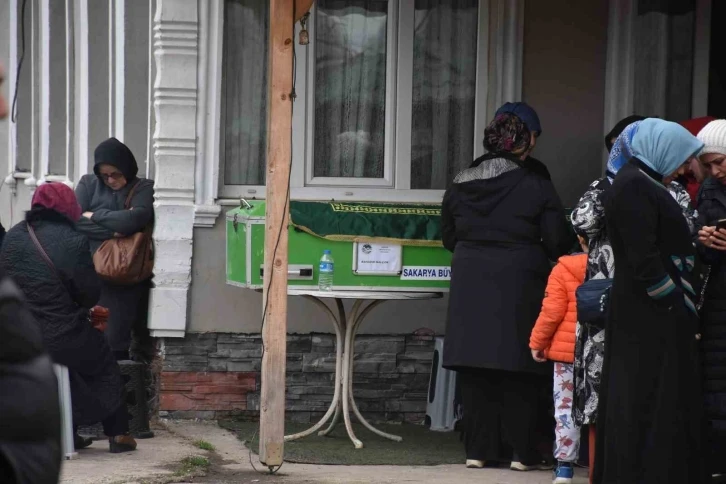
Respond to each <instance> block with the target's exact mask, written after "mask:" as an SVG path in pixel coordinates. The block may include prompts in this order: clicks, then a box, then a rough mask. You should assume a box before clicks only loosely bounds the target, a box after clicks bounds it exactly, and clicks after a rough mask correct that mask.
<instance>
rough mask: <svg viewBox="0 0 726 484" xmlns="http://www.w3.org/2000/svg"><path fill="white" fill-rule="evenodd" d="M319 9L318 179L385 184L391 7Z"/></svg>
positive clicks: (321, 5)
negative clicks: (380, 180)
mask: <svg viewBox="0 0 726 484" xmlns="http://www.w3.org/2000/svg"><path fill="white" fill-rule="evenodd" d="M315 5H316V17H315V39H314V42H315V134H314V141H313V143H314V144H313V146H314V148H313V151H314V156H313V158H314V160H313V173H314V176H316V177H355V178H361V177H363V178H382V177H383V176H384V153H385V128H386V38H387V21H388V18H387V17H388V15H387V14H388V1H387V0H318V1H317V2H316V4H315Z"/></svg>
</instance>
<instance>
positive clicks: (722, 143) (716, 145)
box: [698, 119, 726, 155]
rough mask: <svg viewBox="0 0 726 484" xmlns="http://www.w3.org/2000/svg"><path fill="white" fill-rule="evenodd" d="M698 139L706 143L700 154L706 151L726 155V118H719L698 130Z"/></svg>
mask: <svg viewBox="0 0 726 484" xmlns="http://www.w3.org/2000/svg"><path fill="white" fill-rule="evenodd" d="M698 139H699V140H701V141H703V143H704V146H703V150H701V152H700V153H699V155H705V154H706V153H720V154H723V155H726V119H717V120H715V121H711V122H710V123H708V124H707V125H706V126H705V127H704V128H703V129H702V130H701V131H699V132H698Z"/></svg>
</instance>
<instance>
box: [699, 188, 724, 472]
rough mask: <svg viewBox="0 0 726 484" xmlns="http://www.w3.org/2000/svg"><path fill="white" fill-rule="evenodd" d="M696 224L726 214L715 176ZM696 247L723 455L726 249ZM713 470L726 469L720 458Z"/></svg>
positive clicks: (706, 367) (709, 407)
mask: <svg viewBox="0 0 726 484" xmlns="http://www.w3.org/2000/svg"><path fill="white" fill-rule="evenodd" d="M698 214H699V216H698V227H699V228H700V227H703V226H704V225H707V226H715V225H716V224H717V222H718V221H719V220H720V219H724V218H726V187H725V186H723V185H721V183H719V182H718V181H717V180H715V179H714V178H709V179H708V180H706V181H705V182H704V183H703V185H702V187H701V191H700V194H699V205H698ZM696 247H697V248H698V251H699V253H700V255H701V257H702V258H703V261H704V263H706V264H709V265H710V266H711V272H710V275H709V278H708V284H707V286H706V294H705V296H706V297H705V302H704V305H703V309H702V313H701V315H702V321H701V332H702V333H703V339H702V340H701V345H702V350H703V353H702V354H703V372H704V384H705V387H704V391H705V401H706V412H707V415H708V418H709V420H710V424H711V427H712V429H713V431H714V435H713V442H712V447H713V449H714V451H716V450H717V449H718V452H719V453H714V456H715V455H720V456H724V455H726V252H721V251H717V250H714V249H709V248H707V247H705V246H703V245H702V244H701V243H700V242H699V243H697V245H696ZM714 463H718V464H719V468H718V469H714V472H716V471H718V472H719V473H726V464H724V462H723V458H721V459H714Z"/></svg>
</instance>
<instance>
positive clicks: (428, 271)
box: [401, 266, 451, 281]
mask: <svg viewBox="0 0 726 484" xmlns="http://www.w3.org/2000/svg"><path fill="white" fill-rule="evenodd" d="M450 279H451V267H442V266H404V267H403V272H401V280H402V281H448V280H450Z"/></svg>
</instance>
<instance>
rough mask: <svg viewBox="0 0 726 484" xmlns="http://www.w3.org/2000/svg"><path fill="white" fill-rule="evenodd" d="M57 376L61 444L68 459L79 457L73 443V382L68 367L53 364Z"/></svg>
mask: <svg viewBox="0 0 726 484" xmlns="http://www.w3.org/2000/svg"><path fill="white" fill-rule="evenodd" d="M53 369H54V370H55V376H56V378H57V379H58V397H59V399H60V410H61V445H62V448H63V455H64V456H65V458H66V460H71V459H77V458H78V452H76V449H75V445H74V444H73V407H72V405H71V382H70V379H69V378H68V368H66V367H65V366H63V365H55V364H54V365H53Z"/></svg>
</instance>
